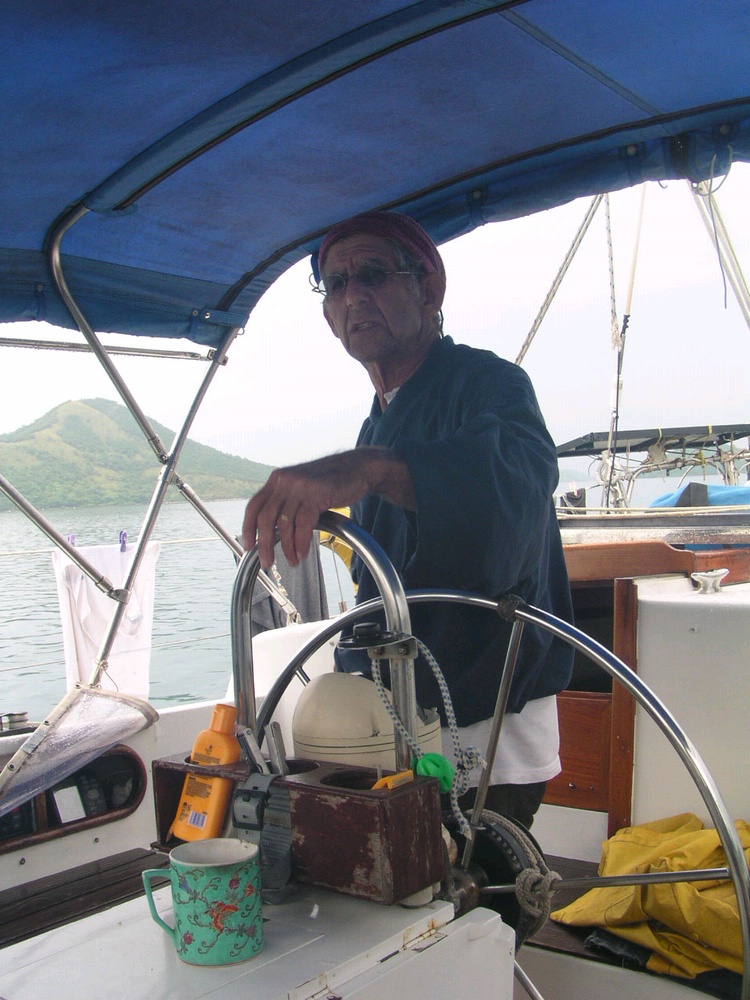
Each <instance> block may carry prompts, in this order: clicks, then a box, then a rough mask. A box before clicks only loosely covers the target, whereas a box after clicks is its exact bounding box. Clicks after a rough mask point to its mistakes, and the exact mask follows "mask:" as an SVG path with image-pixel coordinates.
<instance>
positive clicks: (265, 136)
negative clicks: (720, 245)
mask: <svg viewBox="0 0 750 1000" xmlns="http://www.w3.org/2000/svg"><path fill="white" fill-rule="evenodd" d="M0 66H2V72H1V73H0V79H1V81H2V82H1V84H0V86H2V92H1V100H0V118H1V120H2V128H1V130H0V134H2V145H1V146H0V199H2V204H1V208H0V321H3V322H8V321H16V320H27V319H34V318H37V319H47V320H48V321H50V322H52V323H55V324H57V325H61V326H65V327H71V328H74V327H75V323H74V322H73V320H72V318H71V317H70V315H69V313H68V310H67V308H66V307H65V305H64V304H63V302H62V300H61V299H60V297H59V295H58V293H57V291H56V289H55V287H54V284H53V283H52V281H51V278H50V273H49V266H48V261H47V257H46V255H45V241H49V240H50V237H51V234H53V233H54V230H53V229H52V228H51V227H52V226H53V223H54V222H55V220H56V219H58V218H60V217H62V218H66V216H65V213H66V212H68V211H70V212H71V214H70V216H69V217H68V219H67V221H70V222H72V223H73V224H72V225H70V228H69V229H68V228H67V221H66V223H65V224H64V226H63V230H64V231H65V234H64V235H63V236H62V240H61V250H62V266H63V271H64V274H65V278H66V280H67V282H68V285H69V287H70V289H71V293H72V294H73V296H74V297H75V299H76V300H77V301H78V303H79V305H80V307H81V309H82V311H83V313H84V315H85V316H86V317H87V318H88V320H89V322H90V323H91V325H92V326H93V328H94V329H95V330H97V331H116V332H121V333H133V334H144V335H157V336H164V337H188V338H190V339H192V340H193V341H195V342H198V343H202V344H207V345H216V344H219V343H220V342H221V341H222V339H223V337H224V335H225V333H226V331H227V330H228V329H230V328H231V327H233V326H238V325H242V324H243V323H244V322H245V320H246V318H247V316H248V314H249V312H250V311H251V309H252V308H253V306H254V305H255V303H256V302H257V301H258V299H259V298H260V296H261V295H262V294H263V292H264V291H265V290H266V289H267V288H268V286H269V284H270V283H271V282H272V281H273V280H274V279H275V277H277V276H278V275H279V274H280V273H281V272H282V271H284V270H285V269H286V268H287V267H289V266H290V265H291V264H292V263H294V262H295V261H296V260H298V259H300V258H301V257H302V256H305V255H306V254H308V253H309V252H310V251H312V250H314V249H315V248H316V247H317V245H318V243H319V241H320V238H321V234H323V233H324V232H325V231H326V229H327V228H328V227H329V226H330V225H331V224H332V223H334V222H336V221H337V220H339V219H342V218H345V217H347V216H349V215H352V214H354V213H356V212H359V211H362V210H364V209H371V208H394V209H397V210H403V211H407V212H409V213H410V214H412V215H413V216H414V217H416V218H417V219H418V220H419V221H421V222H422V223H423V225H424V226H425V227H426V228H427V229H428V230H429V232H430V233H431V235H432V236H433V238H434V239H435V240H436V241H438V242H442V241H445V240H447V239H449V238H453V237H455V236H457V235H460V234H461V233H464V232H468V231H470V230H471V229H473V228H475V227H476V226H479V225H482V224H483V223H486V222H489V221H497V220H501V219H506V218H512V217H517V216H520V215H524V214H528V213H530V212H535V211H539V210H541V209H544V208H548V207H552V206H554V205H557V204H560V203H563V202H565V201H568V200H571V199H573V198H575V197H578V196H580V195H584V194H593V193H595V192H601V191H611V190H615V189H618V188H622V187H624V186H628V185H632V184H636V183H638V182H640V181H643V180H648V179H651V180H653V179H668V178H679V177H687V178H691V179H693V180H700V179H703V178H708V177H710V176H711V175H712V174H713V175H718V174H721V173H723V172H725V171H726V170H727V168H728V166H729V165H730V162H731V161H732V160H738V159H744V160H746V159H748V158H750V6H749V5H748V4H747V0H722V2H721V3H713V4H706V3H705V0H629V2H627V3H602V0H565V2H564V3H561V2H560V0H526V2H520V3H519V2H507V0H443V2H437V0H421V2H413V0H368V2H367V3H341V2H340V0H284V2H283V3H281V4H280V3H277V2H275V0H245V2H242V0H215V2H213V3H211V4H206V3H203V2H198V0H171V2H170V3H169V4H155V3H153V0H128V3H127V4H102V3H100V2H98V0H55V2H54V3H49V2H48V0H24V2H23V3H5V4H3V5H2V7H1V8H0Z"/></svg>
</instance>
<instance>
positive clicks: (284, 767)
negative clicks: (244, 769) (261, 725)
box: [266, 722, 289, 775]
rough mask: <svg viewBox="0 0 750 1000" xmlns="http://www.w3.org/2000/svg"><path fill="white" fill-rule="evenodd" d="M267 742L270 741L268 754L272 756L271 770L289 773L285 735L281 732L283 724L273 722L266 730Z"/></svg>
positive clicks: (275, 772)
mask: <svg viewBox="0 0 750 1000" xmlns="http://www.w3.org/2000/svg"><path fill="white" fill-rule="evenodd" d="M266 742H267V743H268V754H269V756H270V758H271V770H272V771H273V773H274V774H284V775H286V774H289V765H288V764H287V761H286V750H285V749H284V737H283V735H282V732H281V724H280V723H278V722H272V723H271V724H270V725H269V727H268V729H267V730H266Z"/></svg>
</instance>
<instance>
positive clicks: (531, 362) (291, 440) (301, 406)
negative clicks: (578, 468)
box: [0, 164, 750, 465]
mask: <svg viewBox="0 0 750 1000" xmlns="http://www.w3.org/2000/svg"><path fill="white" fill-rule="evenodd" d="M721 181H722V179H719V180H718V181H716V182H715V186H716V187H717V188H719V189H718V190H717V193H716V200H717V203H718V205H719V208H720V211H721V213H722V215H723V217H724V220H725V222H726V225H727V228H728V230H729V232H730V235H731V237H732V240H733V243H734V247H735V251H736V254H737V256H738V258H739V260H740V263H741V264H742V265H743V266H744V268H745V271H746V273H747V274H748V275H750V226H748V221H750V184H749V183H748V182H749V181H750V165H747V164H735V165H734V166H733V167H732V169H731V171H730V173H729V175H728V176H727V178H726V179H725V180H724V181H723V183H722V182H721ZM719 185H721V186H720V187H719ZM641 191H642V189H630V190H627V191H623V192H618V193H615V194H613V195H612V196H611V199H610V204H611V235H612V254H613V262H614V282H615V301H616V310H617V316H618V319H619V323H620V324H622V319H623V313H624V311H625V308H626V303H627V301H628V290H629V284H630V275H631V270H632V267H633V259H634V248H635V246H636V239H635V236H636V231H637V220H638V218H639V209H640V204H641V197H642V196H641ZM589 203H590V199H582V200H579V201H575V202H573V203H571V204H569V205H566V206H562V207H561V208H558V209H554V210H552V211H551V212H547V213H543V214H538V215H535V216H529V217H527V218H523V219H518V220H514V221H512V222H504V223H497V224H491V225H487V226H484V227H482V228H480V229H478V230H476V231H475V232H474V233H471V234H469V235H468V236H464V237H461V238H460V239H457V240H454V241H452V242H450V243H447V244H444V245H443V246H442V247H441V253H442V255H443V259H444V261H445V266H446V271H447V275H448V288H447V293H446V299H445V303H444V307H443V313H444V316H445V332H446V333H448V334H450V335H451V336H452V337H453V338H454V340H456V341H459V342H463V343H469V344H472V345H474V346H477V347H485V348H489V349H491V350H493V351H495V353H497V354H499V355H500V356H502V357H505V358H508V359H509V360H515V358H516V355H517V353H518V351H519V349H520V347H521V345H522V344H523V342H524V340H525V338H526V335H527V333H528V332H529V329H530V328H531V326H532V323H533V322H534V319H535V317H536V315H537V313H538V311H539V309H540V307H541V305H542V302H543V301H544V298H545V296H546V295H547V292H548V290H549V288H550V286H551V285H552V282H553V280H554V278H555V275H556V274H557V272H558V269H559V268H560V266H561V264H562V261H563V259H564V256H565V254H566V252H567V251H568V249H569V247H570V245H571V243H572V241H573V238H574V236H575V234H576V232H577V230H578V228H579V226H580V224H581V222H582V220H583V217H584V214H585V212H586V209H587V208H588V205H589ZM643 206H644V208H643V218H642V226H641V236H640V241H639V242H638V244H637V245H638V252H637V261H636V266H635V272H634V282H633V286H632V299H631V302H630V313H629V315H630V318H629V325H628V331H627V337H626V342H625V351H624V369H623V375H624V378H623V392H622V404H621V416H620V427H621V428H622V429H624V430H626V429H639V428H650V427H674V426H678V425H687V426H692V425H698V424H721V423H733V422H745V421H750V407H749V406H748V403H749V402H750V392H749V390H748V386H750V329H748V326H747V324H746V323H745V320H744V318H743V317H742V314H741V313H740V310H739V307H738V305H737V303H736V300H735V298H734V295H733V293H732V291H731V289H730V288H728V289H727V295H726V305H725V292H724V286H723V282H722V275H721V271H720V268H719V265H718V261H717V255H716V251H715V249H714V248H713V247H712V245H711V243H710V241H709V237H708V234H707V232H706V229H705V226H704V223H703V221H702V220H701V218H700V216H699V214H698V211H697V209H696V207H695V205H694V202H693V197H692V194H691V192H690V190H689V187H688V185H687V184H686V182H684V181H682V182H676V181H674V182H670V183H669V184H668V185H664V186H661V185H659V184H649V185H647V186H646V189H645V199H644V202H643ZM607 259H608V249H607V238H606V226H605V212H604V206H603V205H602V206H601V207H600V208H599V210H598V212H597V215H596V217H595V219H594V221H593V223H592V225H591V227H590V229H589V231H588V233H587V234H586V236H585V238H584V240H583V243H582V245H581V247H580V249H579V251H578V253H577V254H576V256H575V259H574V260H573V263H572V265H571V267H570V270H569V272H568V274H567V275H566V277H565V279H564V281H563V283H562V286H561V288H560V290H559V291H558V292H557V295H556V296H555V298H554V300H553V302H552V305H551V307H550V309H549V311H548V314H547V316H546V318H545V320H544V322H543V323H542V325H541V328H540V330H539V332H538V333H537V335H536V338H535V340H534V342H533V344H532V345H531V347H530V349H529V351H528V354H527V356H526V359H525V360H524V362H523V366H524V368H525V369H526V370H527V372H528V373H529V375H530V376H531V379H532V381H533V383H534V385H535V388H536V392H537V396H538V398H539V402H540V406H541V408H542V411H543V413H544V415H545V418H546V421H547V425H548V427H549V429H550V432H551V434H552V437H553V438H554V440H555V442H556V443H557V444H561V443H563V442H564V441H568V440H570V439H572V438H575V437H578V436H580V435H582V434H585V433H587V432H589V431H606V430H607V429H608V427H609V422H610V407H611V391H612V384H613V376H614V372H615V366H616V354H615V352H614V350H613V349H612V346H611V318H610V316H611V308H610V281H609V271H608V264H607ZM308 274H309V265H308V264H307V263H306V262H301V263H300V264H298V265H296V266H295V267H293V268H292V269H290V271H288V272H287V273H286V274H285V275H284V276H282V278H281V279H279V280H278V281H277V282H276V284H275V285H274V286H273V288H271V289H270V290H269V291H268V292H267V293H266V295H265V296H264V297H263V299H262V300H261V301H260V303H259V304H258V306H257V307H256V309H255V310H254V312H253V314H252V315H251V317H250V319H249V321H248V324H247V327H246V329H245V332H244V334H243V335H242V336H241V337H239V338H238V340H237V341H236V342H235V344H234V345H233V346H232V348H231V350H230V354H229V364H228V365H227V367H226V369H225V370H223V371H220V372H219V373H218V375H217V377H216V379H215V380H214V383H213V385H212V387H211V388H210V390H209V393H208V396H207V398H206V400H205V401H204V404H203V407H202V409H201V411H200V413H199V416H198V419H197V420H196V422H195V424H194V428H193V432H192V435H191V436H192V437H193V438H194V439H196V440H198V441H200V442H202V443H205V444H209V445H211V446H213V447H217V448H221V449H222V450H224V451H229V452H231V453H233V454H238V455H242V456H244V457H246V458H251V459H253V460H255V461H259V462H264V463H268V464H270V465H285V464H292V463H295V462H300V461H306V460H308V459H312V458H316V457H318V456H321V455H325V454H329V453H331V452H334V451H339V450H342V449H345V448H348V447H351V446H352V445H353V444H354V441H355V438H356V434H357V431H358V429H359V426H360V424H361V422H362V419H363V418H364V416H365V415H366V413H367V412H368V410H369V407H370V403H371V399H372V387H371V385H370V382H369V379H368V378H367V375H366V373H365V371H364V369H362V368H361V367H360V366H359V365H358V364H357V363H356V362H355V361H353V360H352V359H351V358H349V357H348V355H346V353H345V352H344V350H343V348H342V347H341V345H340V344H339V343H338V341H337V340H336V339H335V338H334V337H333V335H332V334H331V332H330V330H329V328H328V326H327V324H326V323H325V320H324V319H323V316H322V313H321V308H320V299H319V297H318V296H316V295H314V294H312V293H311V291H310V287H309V284H308ZM2 336H12V337H46V336H50V337H55V336H57V337H58V338H59V339H65V340H71V339H76V337H77V336H78V335H76V334H75V333H72V332H71V331H62V332H59V331H58V332H56V331H54V330H53V329H52V328H50V327H47V326H46V324H40V323H23V324H11V325H0V337H2ZM102 339H103V340H104V341H105V342H110V343H114V342H120V343H122V342H128V343H131V344H133V343H134V344H136V345H137V346H145V345H147V344H149V345H150V342H148V341H145V340H144V339H143V338H138V339H137V340H136V339H135V338H127V339H126V338H119V341H118V338H113V337H106V336H105V337H103V338H102ZM157 346H163V342H158V345H157ZM174 346H181V347H185V348H187V349H189V350H196V348H195V347H194V346H193V345H190V344H188V343H187V342H178V343H177V344H175V345H174ZM115 363H116V365H117V366H118V368H119V369H120V371H121V372H122V374H123V377H124V378H125V380H126V382H127V383H128V385H129V386H130V388H131V390H132V392H133V394H134V396H135V398H136V400H137V401H138V403H139V404H140V406H141V408H142V409H143V410H144V411H145V413H146V414H148V416H150V417H152V418H154V419H156V420H158V421H160V422H161V423H163V424H166V425H167V426H168V427H170V428H177V427H178V426H179V425H180V424H181V423H182V420H183V417H184V414H185V413H186V411H187V409H188V407H189V405H190V403H191V402H192V399H193V396H194V393H195V391H196V389H197V387H198V385H199V383H200V380H201V378H202V376H203V372H204V371H205V366H204V365H203V364H200V363H194V362H186V361H159V360H153V359H127V358H115ZM3 372H4V378H3V383H4V385H5V386H6V390H5V391H4V392H3V393H2V394H0V434H3V433H7V432H9V431H13V430H15V429H17V428H19V427H21V426H24V425H26V424H29V423H31V422H32V421H34V420H36V419H37V418H38V417H40V416H42V415H43V414H44V413H46V412H47V411H48V410H50V409H51V408H53V407H54V406H56V405H58V404H59V403H62V402H65V401H66V400H69V399H85V398H93V397H97V396H98V397H106V398H110V399H118V396H117V394H116V391H115V389H114V387H113V386H112V385H111V383H110V382H109V380H108V378H107V377H106V375H104V373H103V372H102V371H101V370H100V369H99V366H98V363H97V362H96V361H95V359H94V358H93V357H91V356H86V355H81V354H63V353H60V352H51V351H44V352H40V351H30V350H23V349H5V350H4V352H3ZM11 387H13V388H11Z"/></svg>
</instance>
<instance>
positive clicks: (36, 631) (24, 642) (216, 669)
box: [0, 500, 353, 720]
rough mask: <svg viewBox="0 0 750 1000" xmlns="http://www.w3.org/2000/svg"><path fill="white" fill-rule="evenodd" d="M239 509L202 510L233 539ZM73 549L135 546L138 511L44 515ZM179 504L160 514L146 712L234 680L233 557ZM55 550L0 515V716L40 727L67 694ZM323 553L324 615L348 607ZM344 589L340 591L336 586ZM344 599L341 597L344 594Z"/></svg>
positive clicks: (348, 593)
mask: <svg viewBox="0 0 750 1000" xmlns="http://www.w3.org/2000/svg"><path fill="white" fill-rule="evenodd" d="M244 505H245V501H244V500H225V501H217V502H214V503H209V504H207V507H208V508H209V509H210V511H211V513H212V514H213V515H214V516H215V517H216V518H217V519H218V520H219V521H220V522H221V523H222V524H223V525H224V526H225V527H226V528H227V530H228V531H230V532H231V533H233V534H234V533H236V532H239V529H240V527H241V524H242V513H243V510H244ZM44 513H45V516H47V517H48V519H49V520H50V521H51V522H52V524H53V525H54V526H55V528H57V530H58V531H59V532H60V533H61V534H62V535H64V536H67V535H70V534H74V535H75V540H76V544H77V545H81V546H83V545H111V544H114V543H116V542H117V541H118V539H119V535H120V531H122V530H124V531H127V533H128V539H129V540H131V541H134V540H136V539H137V536H138V531H139V529H140V524H141V520H142V518H143V507H142V506H137V505H133V506H106V507H104V506H103V507H81V508H65V509H63V508H56V509H54V510H49V511H46V512H44ZM210 534H211V532H210V529H209V528H208V526H207V525H206V523H205V522H204V521H203V519H202V518H201V517H200V516H199V515H198V514H197V513H196V512H195V511H194V510H193V508H192V507H190V505H189V504H187V503H185V502H179V503H170V504H165V506H164V508H163V509H162V512H161V514H160V517H159V522H158V525H157V529H156V532H155V535H154V537H155V538H157V539H158V540H160V541H161V542H162V548H161V554H160V556H159V561H158V563H157V568H156V599H155V606H154V625H153V633H152V644H153V650H152V656H151V699H150V700H151V702H152V703H153V704H154V705H155V706H156V707H157V708H159V707H160V706H161V707H163V706H165V705H169V704H172V703H174V702H180V701H199V700H203V699H209V700H220V699H221V698H223V697H224V695H225V693H226V688H227V682H228V680H229V677H230V676H231V672H232V660H231V648H230V642H229V609H230V601H231V593H232V583H233V580H234V572H235V561H234V556H233V555H232V553H231V552H230V550H229V549H228V548H227V546H226V545H225V544H224V543H223V542H221V541H219V540H217V539H213V538H211V537H209V536H210ZM51 552H52V544H51V543H50V542H49V541H48V540H47V539H46V538H45V537H44V536H43V535H41V534H40V533H39V531H38V530H37V529H36V528H35V527H34V526H33V525H32V524H31V522H30V521H29V520H28V519H27V518H26V517H24V516H23V515H22V514H21V513H20V512H15V511H11V512H7V513H0V714H3V713H6V712H15V711H28V712H29V717H30V718H33V719H35V720H38V719H40V718H41V717H43V716H44V715H45V714H46V713H47V712H49V710H50V709H51V708H52V707H53V706H54V705H55V704H56V703H57V702H58V701H59V700H60V698H61V697H62V696H63V695H64V693H65V660H64V654H63V644H62V629H61V624H60V611H59V604H58V598H57V586H56V583H55V576H54V572H53V569H52V558H51ZM334 558H335V557H334V556H333V555H332V554H331V553H330V552H328V551H327V550H324V551H323V552H322V553H321V559H322V561H323V569H324V573H325V577H326V588H327V593H328V601H329V606H330V608H331V611H332V612H336V611H337V609H338V604H339V600H340V599H344V600H346V601H347V602H348V606H349V607H351V605H352V603H353V592H352V588H351V582H350V581H349V579H348V577H347V574H346V571H345V569H344V568H343V565H342V564H340V563H339V566H335V564H334ZM339 581H340V583H341V588H340V586H339ZM342 591H343V593H342Z"/></svg>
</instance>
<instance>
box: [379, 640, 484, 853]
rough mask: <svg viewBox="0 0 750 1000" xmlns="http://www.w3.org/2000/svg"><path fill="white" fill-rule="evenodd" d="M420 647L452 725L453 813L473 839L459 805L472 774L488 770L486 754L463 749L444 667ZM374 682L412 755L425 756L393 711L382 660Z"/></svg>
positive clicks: (451, 794) (423, 647)
mask: <svg viewBox="0 0 750 1000" xmlns="http://www.w3.org/2000/svg"><path fill="white" fill-rule="evenodd" d="M416 642H417V647H418V648H419V652H420V653H421V654H422V656H424V658H425V660H426V661H427V664H428V665H429V667H430V669H431V670H432V673H433V674H434V676H435V680H436V681H437V684H438V687H439V688H440V697H441V698H442V701H443V707H444V709H445V718H446V721H447V723H448V731H449V732H450V736H451V742H452V744H453V753H454V755H455V758H456V769H455V771H454V773H453V784H452V785H451V790H450V803H451V812H452V813H453V816H454V817H455V820H456V822H457V823H458V827H459V830H460V831H461V833H462V834H463V835H464V836H465V837H470V836H471V827H470V826H469V823H468V821H467V819H466V817H465V816H464V814H463V813H462V811H461V807H460V806H459V804H458V799H459V797H460V796H461V795H463V794H464V793H465V792H466V791H467V790H468V788H469V781H470V778H469V772H470V771H472V770H473V769H474V768H475V767H485V766H486V764H487V762H486V760H485V759H484V756H483V755H482V753H481V752H480V751H479V750H478V749H477V748H476V747H474V746H469V747H466V748H465V749H464V748H463V747H462V746H461V741H460V739H459V735H458V723H457V721H456V713H455V711H454V709H453V700H452V698H451V695H450V691H449V690H448V684H447V682H446V680H445V675H444V674H443V671H442V670H441V669H440V666H439V664H438V662H437V660H436V659H435V657H434V656H433V655H432V653H431V652H430V650H429V649H428V648H427V646H425V644H424V643H423V642H422V641H421V640H420V639H417V640H416ZM372 679H373V681H374V682H375V688H376V690H377V692H378V694H379V695H380V698H381V700H382V702H383V704H384V705H385V709H386V711H387V712H388V715H389V716H390V718H391V720H392V721H393V727H394V730H397V731H398V732H399V733H400V734H401V736H402V737H403V738H404V740H405V741H406V744H407V746H408V747H409V749H410V750H411V751H412V753H413V754H414V756H415V757H417V758H419V757H421V756H422V752H423V751H422V750H421V748H420V746H419V743H418V742H417V741H416V740H415V739H414V737H413V736H412V735H411V734H410V733H409V732H407V730H406V727H405V726H404V724H403V722H402V721H401V719H400V718H399V717H398V713H397V712H396V709H395V708H394V707H393V704H392V703H391V700H390V698H389V697H388V694H387V692H386V689H385V685H384V684H383V678H382V675H381V672H380V660H376V659H374V660H373V661H372Z"/></svg>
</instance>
